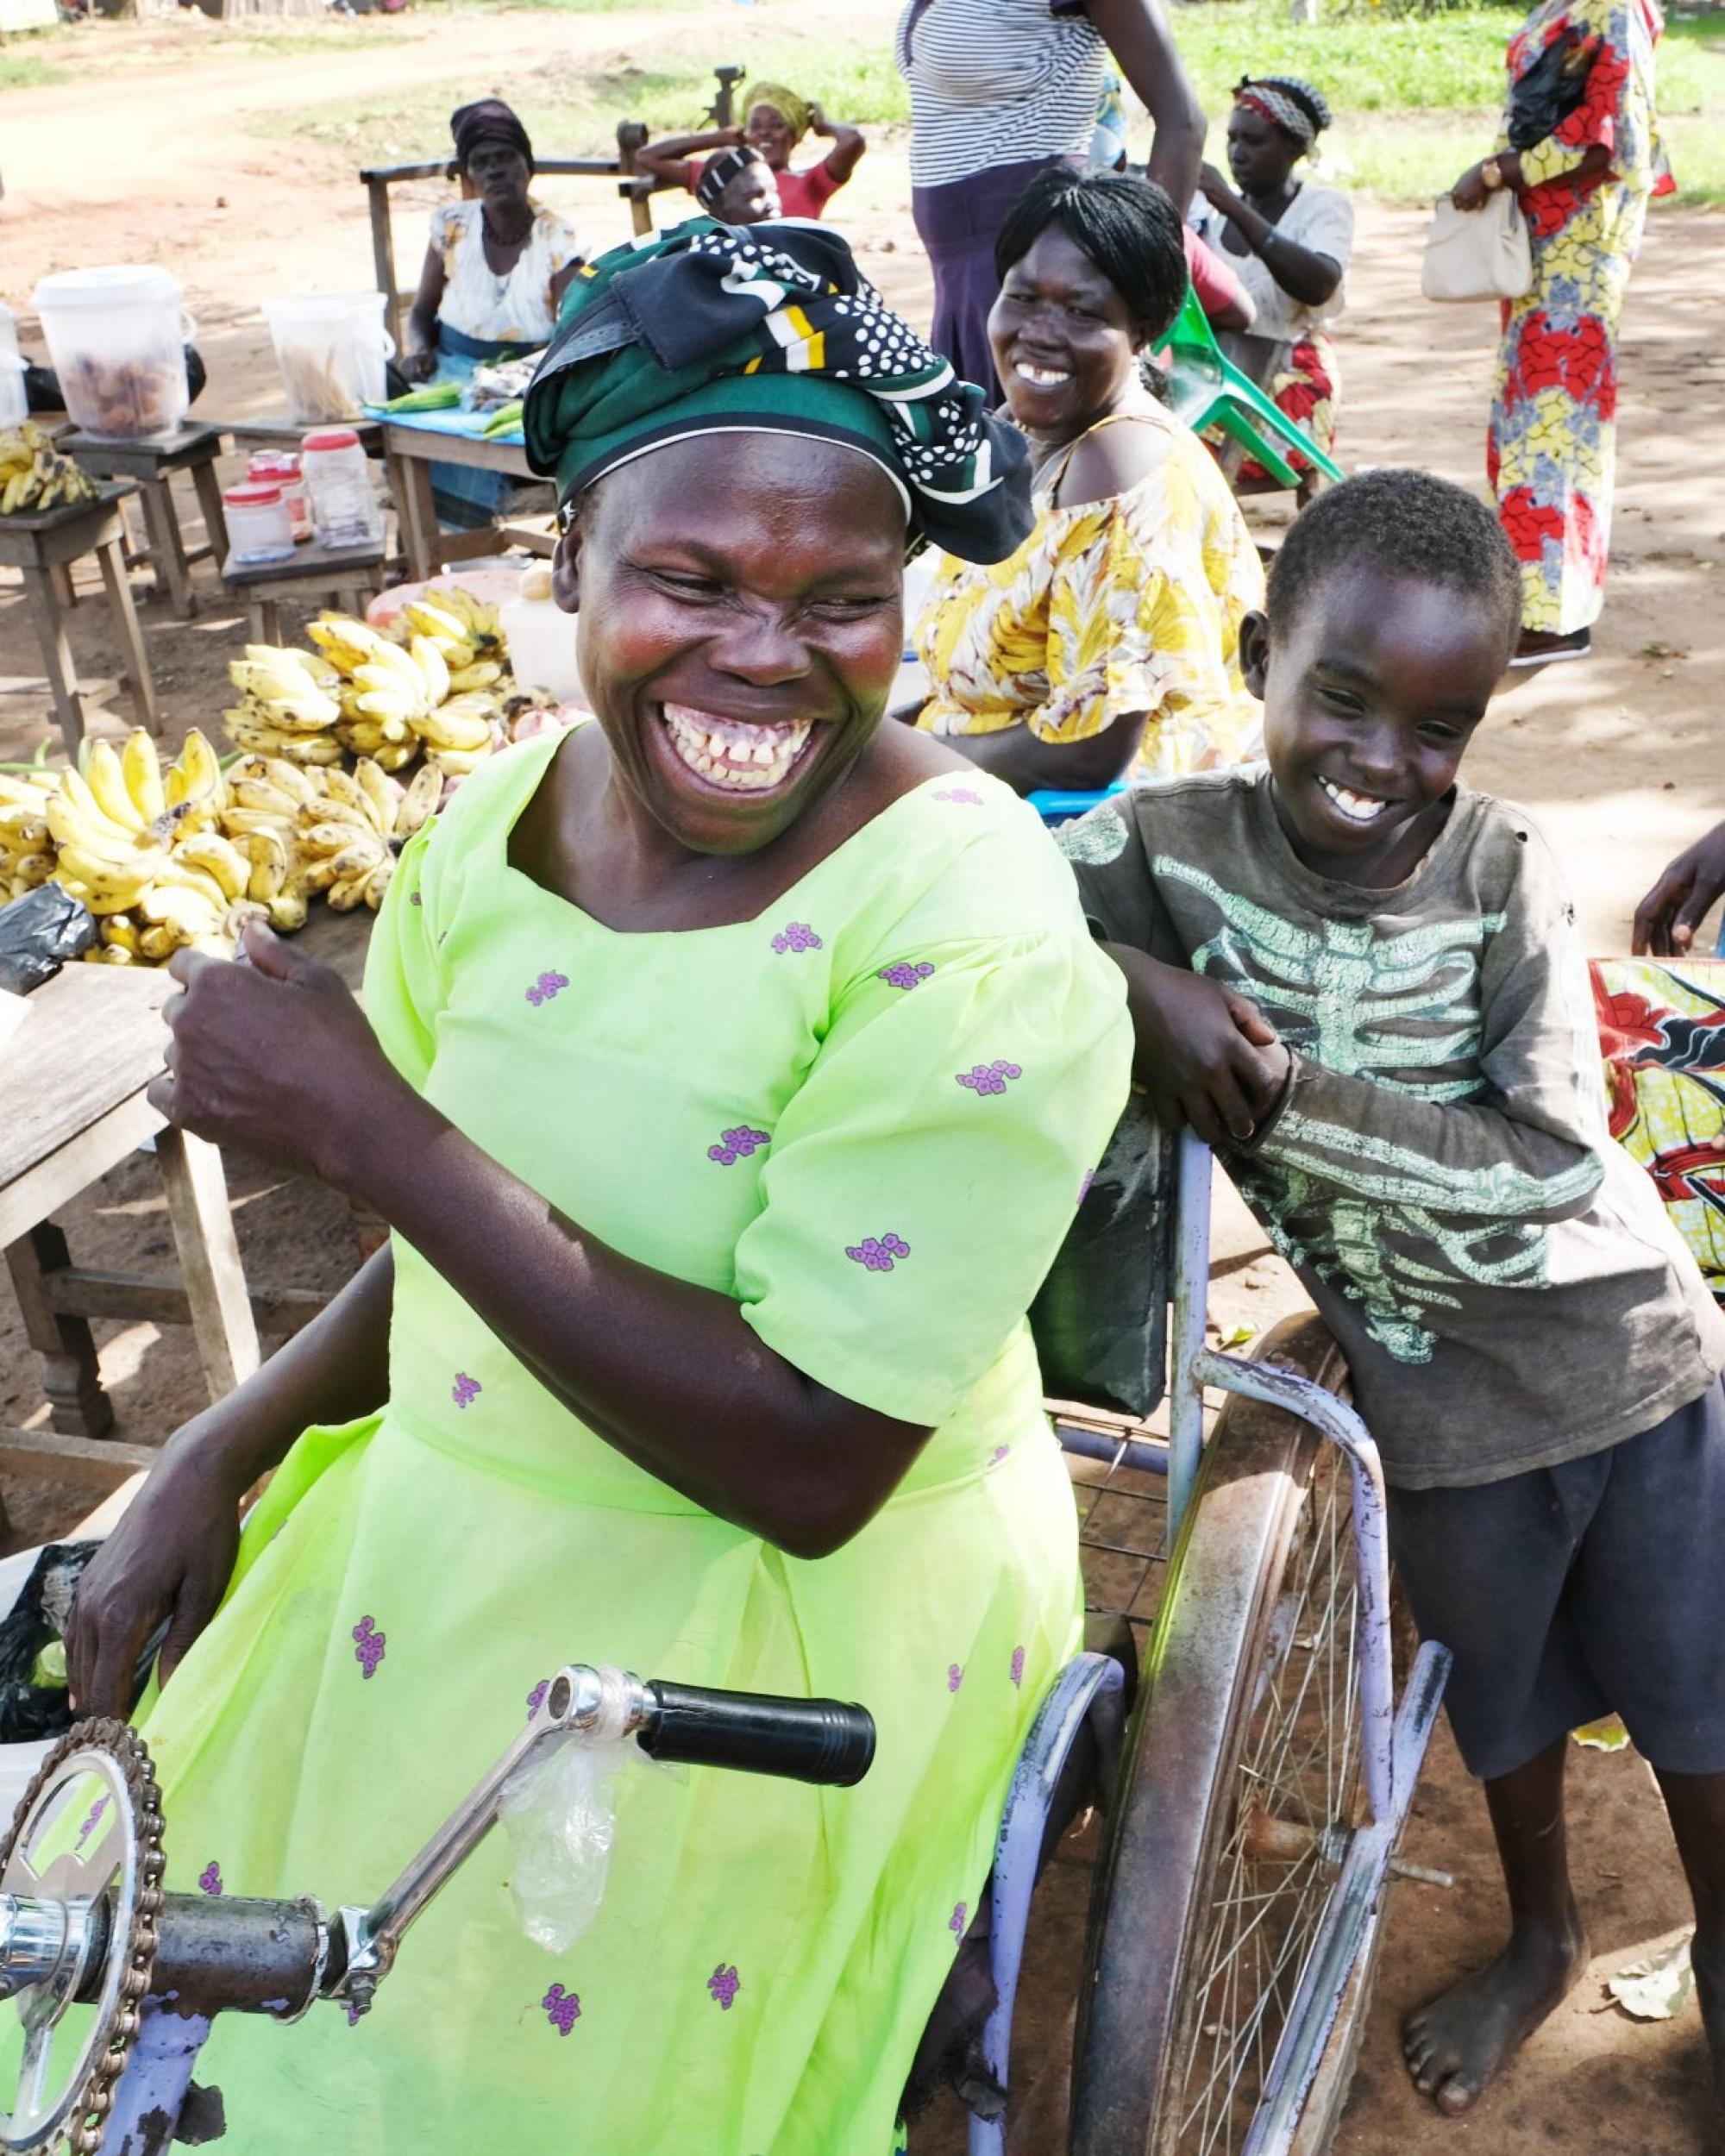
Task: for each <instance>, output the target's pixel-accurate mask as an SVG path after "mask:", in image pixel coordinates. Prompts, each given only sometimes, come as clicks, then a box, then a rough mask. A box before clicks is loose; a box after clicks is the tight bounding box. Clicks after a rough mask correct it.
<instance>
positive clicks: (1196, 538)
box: [900, 166, 1264, 793]
mask: <svg viewBox="0 0 1725 2156" xmlns="http://www.w3.org/2000/svg"><path fill="white" fill-rule="evenodd" d="M997 253H998V260H999V266H1000V281H1001V290H1000V298H999V299H998V300H997V301H996V302H995V304H994V312H993V313H992V315H991V316H990V317H989V335H990V337H991V338H992V340H993V343H994V365H995V367H996V370H997V371H998V373H999V374H1000V379H1001V381H1002V382H1003V383H1004V384H1005V385H1006V393H1007V404H1008V405H1009V406H1010V407H1011V410H1012V414H1013V417H1014V418H1015V419H1016V420H1017V422H1018V423H1019V426H1020V427H1021V428H1022V429H1023V430H1024V432H1025V433H1026V436H1028V437H1029V439H1030V442H1031V449H1032V458H1033V460H1034V461H1035V463H1036V466H1037V472H1038V492H1037V507H1038V517H1037V523H1036V528H1035V530H1033V531H1032V534H1031V536H1030V537H1029V538H1028V539H1027V540H1026V541H1025V542H1024V544H1023V545H1022V546H1021V547H1020V548H1019V549H1018V551H1017V552H1016V553H1015V554H1014V555H1012V556H1011V558H1010V559H1009V560H1007V561H1001V562H998V563H995V564H993V565H988V566H979V565H976V564H974V563H971V562H966V561H957V560H955V559H953V557H952V556H950V555H946V556H944V557H943V558H942V560H941V561H940V563H939V566H938V569H937V572H936V574H935V579H934V583H933V586H932V588H931V592H930V594H929V597H928V600H927V603H926V605H925V607H924V609H923V612H922V616H921V619H920V621H919V624H918V625H917V631H916V644H917V648H918V650H919V655H920V656H921V658H922V661H923V662H924V665H925V667H926V668H927V670H928V674H929V679H930V680H931V684H932V687H933V693H932V694H931V696H930V697H929V699H928V700H927V702H926V703H925V704H924V705H921V706H920V707H919V708H914V707H913V708H912V709H909V710H906V711H900V717H901V718H915V719H916V722H917V724H919V725H920V726H921V727H923V728H924V729H925V730H927V731H928V732H931V733H936V734H944V735H946V736H950V737H951V740H952V744H953V746H954V747H955V748H957V749H963V752H964V754H965V755H967V756H969V758H970V759H971V760H972V761H973V762H975V763H979V764H981V765H982V767H983V768H985V769H986V770H988V771H992V772H993V773H994V775H995V776H996V777H997V778H1000V779H1004V780H1006V781H1007V784H1008V785H1009V786H1012V787H1015V788H1016V789H1017V790H1018V791H1019V793H1033V792H1035V791H1036V790H1037V789H1038V788H1039V787H1075V788H1090V787H1105V786H1107V785H1109V784H1111V783H1112V782H1113V780H1115V779H1117V778H1119V777H1120V774H1122V773H1123V772H1125V771H1126V770H1128V769H1130V770H1131V771H1132V773H1133V774H1134V775H1135V776H1138V777H1141V778H1167V777H1175V776H1179V775H1182V774H1185V773H1188V772H1191V771H1201V770H1207V769H1209V768H1213V767H1214V766H1217V765H1221V764H1228V763H1237V762H1240V761H1244V760H1245V758H1247V757H1249V756H1251V755H1253V754H1254V753H1255V752H1256V748H1257V743H1258V717H1257V711H1256V707H1255V705H1253V702H1252V699H1251V697H1250V696H1249V695H1248V694H1247V693H1246V689H1245V682H1244V680H1242V678H1241V674H1240V668H1239V625H1240V621H1241V618H1242V617H1243V616H1244V615H1245V614H1246V613H1247V612H1248V611H1251V609H1252V608H1254V607H1257V606H1258V605H1261V604H1262V603H1263V592H1264V576H1263V571H1262V569H1261V568H1260V567H1259V564H1258V555H1257V552H1256V550H1255V548H1253V546H1252V543H1251V538H1250V536H1248V534H1247V531H1246V529H1245V523H1243V522H1242V520H1241V517H1240V513H1239V507H1238V505H1236V504H1235V502H1234V499H1233V496H1232V495H1231V494H1230V492H1228V487H1227V483H1226V480H1225V479H1223V478H1222V475H1221V473H1220V472H1219V471H1218V470H1217V468H1216V466H1215V464H1214V461H1212V459H1211V458H1210V456H1209V454H1208V452H1207V451H1206V450H1205V449H1204V448H1203V447H1202V445H1201V443H1200V442H1199V441H1198V439H1197V437H1196V436H1195V435H1193V434H1192V433H1191V432H1190V431H1189V429H1188V428H1187V427H1186V426H1185V425H1184V424H1183V423H1182V422H1181V421H1180V420H1178V419H1176V418H1175V417H1173V416H1172V414H1171V413H1170V412H1169V411H1167V410H1166V408H1165V407H1164V405H1162V404H1158V403H1157V400H1156V398H1154V397H1153V396H1152V395H1151V392H1149V390H1148V389H1147V388H1145V385H1144V383H1143V381H1142V379H1141V377H1140V361H1141V360H1142V357H1143V355H1144V354H1145V353H1147V352H1151V351H1153V350H1154V349H1155V348H1156V347H1157V345H1158V344H1159V343H1160V342H1161V341H1162V339H1163V337H1164V335H1165V334H1166V332H1167V330H1168V328H1169V325H1170V323H1171V322H1172V321H1173V319H1174V317H1175V315H1176V312H1177V311H1178V310H1179V307H1180V304H1181V301H1182V298H1184V296H1185V291H1186V279H1187V267H1186V255H1185V251H1184V248H1183V246H1182V238H1181V226H1180V219H1179V217H1178V216H1177V214H1176V211H1175V209H1174V206H1173V204H1171V203H1170V200H1169V198H1168V197H1167V196H1166V195H1165V194H1164V192H1163V191H1162V190H1161V189H1160V188H1159V187H1157V186H1155V185H1152V184H1151V182H1149V181H1148V180H1145V179H1140V178H1138V176H1136V175H1135V174H1129V173H1114V172H1076V171H1074V170H1072V169H1071V168H1070V167H1069V166H1052V167H1051V168H1050V170H1048V171H1047V172H1043V173H1040V174H1039V175H1038V177H1037V178H1036V179H1034V180H1032V183H1031V185H1030V186H1029V187H1028V188H1027V189H1026V191H1025V193H1024V195H1023V196H1022V197H1020V199H1019V202H1018V204H1016V206H1015V207H1014V208H1013V210H1011V211H1010V212H1009V213H1008V215H1007V220H1006V222H1005V223H1004V225H1003V226H1002V227H1001V229H1000V242H999V247H998V250H997Z"/></svg>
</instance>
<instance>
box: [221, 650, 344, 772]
mask: <svg viewBox="0 0 1725 2156" xmlns="http://www.w3.org/2000/svg"><path fill="white" fill-rule="evenodd" d="M228 673H229V678H230V679H231V680H232V681H233V684H234V686H235V688H236V689H238V690H239V691H240V692H241V698H240V702H239V703H238V704H237V705H235V707H234V708H233V709H232V710H231V711H224V712H223V714H222V717H223V723H224V724H225V725H226V726H227V729H228V733H229V737H230V738H231V739H232V740H233V741H235V743H238V745H239V746H240V747H241V748H242V749H250V750H252V751H253V753H254V755H260V756H278V757H280V758H282V759H283V760H285V761H289V762H292V763H303V764H333V763H339V762H340V761H342V744H341V743H340V742H339V741H338V740H337V739H336V722H337V721H338V720H339V719H340V718H341V716H342V705H341V699H340V695H339V691H340V689H341V686H342V678H341V675H340V674H339V672H338V671H337V670H336V668H335V667H330V666H327V665H325V664H323V661H320V660H318V659H317V658H316V657H314V656H313V655H312V654H311V653H310V652H307V651H294V650H290V649H285V648H284V647H281V646H278V645H275V644H248V645H247V646H246V655H245V657H244V658H243V659H235V660H233V661H230V662H229V667H228Z"/></svg>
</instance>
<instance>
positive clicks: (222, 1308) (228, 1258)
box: [156, 1129, 261, 1400]
mask: <svg viewBox="0 0 1725 2156" xmlns="http://www.w3.org/2000/svg"><path fill="white" fill-rule="evenodd" d="M156 1158H157V1160H158V1161H160V1163H161V1175H162V1187H163V1188H164V1189H165V1190H166V1193H167V1211H168V1219H169V1220H170V1222H171V1223H172V1224H173V1239H174V1244H175V1245H176V1247H177V1248H178V1250H179V1269H180V1274H181V1276H182V1278H183V1279H184V1280H185V1294H186V1300H188V1302H189V1303H190V1304H191V1329H192V1332H193V1334H194V1335H195V1336H196V1338H197V1341H198V1357H199V1359H200V1361H201V1362H202V1363H203V1364H204V1380H205V1382H207V1383H208V1385H209V1387H210V1398H211V1400H222V1399H225V1398H226V1396H227V1395H228V1394H229V1393H230V1392H232V1391H233V1389H234V1388H235V1386H236V1385H242V1384H243V1383H244V1382H245V1381H246V1380H247V1378H248V1377H249V1376H251V1374H252V1372H253V1371H254V1369H256V1368H257V1367H258V1363H259V1362H260V1359H261V1358H260V1356H259V1353H258V1330H257V1326H255V1325H254V1323H253V1320H252V1306H251V1300H250V1298H249V1297H248V1294H247V1293H246V1275H245V1273H244V1271H243V1269H242V1267H241V1264H240V1245H239V1243H238V1242H237V1240H236V1239H235V1234H234V1216H233V1213H231V1211H230V1210H229V1205H228V1181H227V1177H226V1176H225V1175H223V1172H222V1156H221V1154H220V1153H219V1152H218V1151H217V1150H216V1148H215V1146H213V1145H207V1144H205V1143H204V1140H203V1139H202V1138H193V1137H191V1135H190V1133H189V1132H187V1131H175V1130H172V1129H169V1130H165V1131H160V1132H158V1134H157V1137H156Z"/></svg>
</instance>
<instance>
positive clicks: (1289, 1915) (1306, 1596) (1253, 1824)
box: [1157, 1452, 1360, 2156]
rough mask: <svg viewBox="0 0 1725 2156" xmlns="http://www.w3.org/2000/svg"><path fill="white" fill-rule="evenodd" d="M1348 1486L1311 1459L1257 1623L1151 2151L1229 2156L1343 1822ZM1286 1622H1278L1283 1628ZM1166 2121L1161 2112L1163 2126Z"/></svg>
mask: <svg viewBox="0 0 1725 2156" xmlns="http://www.w3.org/2000/svg"><path fill="white" fill-rule="evenodd" d="M1351 1498H1352V1492H1351V1489H1350V1486H1349V1482H1348V1477H1347V1471H1346V1467H1345V1466H1344V1465H1343V1464H1342V1463H1341V1462H1340V1461H1339V1459H1338V1458H1337V1457H1336V1456H1335V1455H1333V1454H1332V1453H1328V1452H1326V1453H1324V1454H1321V1455H1320V1457H1319V1459H1318V1461H1317V1463H1316V1466H1315V1469H1314V1474H1313V1477H1312V1482H1311V1485H1310V1488H1309V1490H1308V1495H1307V1499H1306V1503H1305V1507H1304V1511H1303V1514H1302V1520H1301V1521H1300V1523H1299V1526H1298V1527H1297V1529H1296V1531H1295V1539H1294V1544H1293V1546H1292V1548H1291V1549H1290V1551H1289V1561H1288V1569H1287V1572H1286V1574H1285V1575H1284V1582H1283V1595H1282V1598H1281V1601H1280V1602H1279V1603H1278V1605H1277V1613H1276V1617H1275V1620H1274V1621H1273V1622H1272V1623H1271V1624H1270V1626H1269V1627H1268V1637H1267V1639H1266V1645H1265V1649H1264V1660H1263V1662H1262V1664H1261V1665H1260V1668H1259V1672H1258V1677H1257V1679H1256V1689H1255V1695H1254V1697H1253V1702H1252V1708H1251V1724H1250V1726H1249V1727H1248V1729H1247V1731H1246V1733H1245V1742H1244V1744H1243V1745H1242V1746H1241V1749H1240V1752H1239V1768H1238V1771H1237V1777H1236V1789H1235V1793H1234V1799H1233V1802H1234V1811H1233V1818H1232V1820H1231V1821H1230V1826H1229V1830H1228V1834H1227V1839H1226V1846H1225V1847H1224V1849H1223V1852H1222V1855H1221V1859H1220V1864H1219V1865H1218V1866H1217V1871H1216V1874H1215V1877H1216V1895H1215V1900H1214V1903H1213V1904H1212V1913H1211V1922H1210V1928H1209V1934H1208V1938H1207V1940H1206V1941H1205V1944H1204V1946H1203V1947H1202V1948H1201V1952H1200V1954H1199V1957H1198V1959H1197V1960H1196V1963H1195V1966H1194V1971H1193V1975H1194V1992H1195V1997H1196V2000H1197V2002H1198V2004H1197V2007H1196V2011H1195V2026H1194V2027H1193V2029H1192V2040H1191V2043H1190V2046H1189V2050H1188V2052H1187V2054H1186V2068H1185V2075H1184V2084H1183V2089H1182V2095H1181V2097H1180V2101H1179V2104H1178V2109H1177V2113H1176V2116H1177V2118H1178V2121H1179V2124H1178V2127H1177V2130H1176V2133H1175V2135H1174V2138H1172V2139H1171V2140H1166V2141H1165V2142H1164V2141H1158V2144H1157V2156H1235V2152H1236V2151H1237V2150H1238V2149H1239V2147H1240V2146H1241V2145H1242V2144H1243V2142H1244V2140H1245V2134H1246V2133H1247V2131H1248V2129H1249V2128H1250V2125H1251V2118H1252V2115H1253V2113H1254V2112H1255V2111H1256V2109H1257V2108H1258V2102H1259V2098H1260V2096H1261V2095H1262V2092H1263V2089H1264V2081H1265V2078H1266V2077H1267V2075H1268V2073H1269V2070H1270V2060H1271V2059H1272V2058H1273V2056H1274V2054H1275V2051H1276V2047H1277V2043H1278V2042H1279V2041H1280V2040H1281V2036H1282V2033H1283V2027H1284V2025H1285V2023H1286V2021H1287V2018H1288V2014H1289V2009H1290V2008H1291V2006H1292V2003H1293V2000H1294V1996H1295V1990H1296V1989H1297V1986H1298V1983H1299V1978H1300V1972H1301V1971H1302V1967H1303V1965H1304V1964H1305V1960H1306V1956H1307V1953H1308V1951H1309V1949H1310V1946H1311V1944H1312V1940H1313V1938H1314V1934H1315V1933H1316V1930H1317V1926H1318V1922H1319V1920H1320V1916H1321V1915H1322V1912H1323V1908H1324V1904H1325V1902H1326V1901H1327V1898H1328V1896H1329V1892H1330V1888H1331V1883H1332V1881H1333V1878H1334V1876H1335V1871H1336V1865H1337V1852H1338V1850H1339V1848H1340V1847H1341V1846H1343V1843H1344V1839H1345V1837H1346V1835H1347V1834H1349V1833H1351V1832H1352V1829H1353V1827H1354V1825H1355V1807H1356V1803H1357V1792H1358V1783H1359V1776H1360V1758H1359V1753H1360V1745H1359V1727H1358V1708H1357V1702H1356V1698H1355V1683H1356V1680H1357V1677H1358V1643H1357V1639H1356V1622H1357V1601H1358V1595H1357V1590H1356V1587H1355V1583H1354V1576H1353V1538H1352V1502H1351ZM1290 1618H1291V1622H1290ZM1170 2123H1171V2122H1170Z"/></svg>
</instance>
